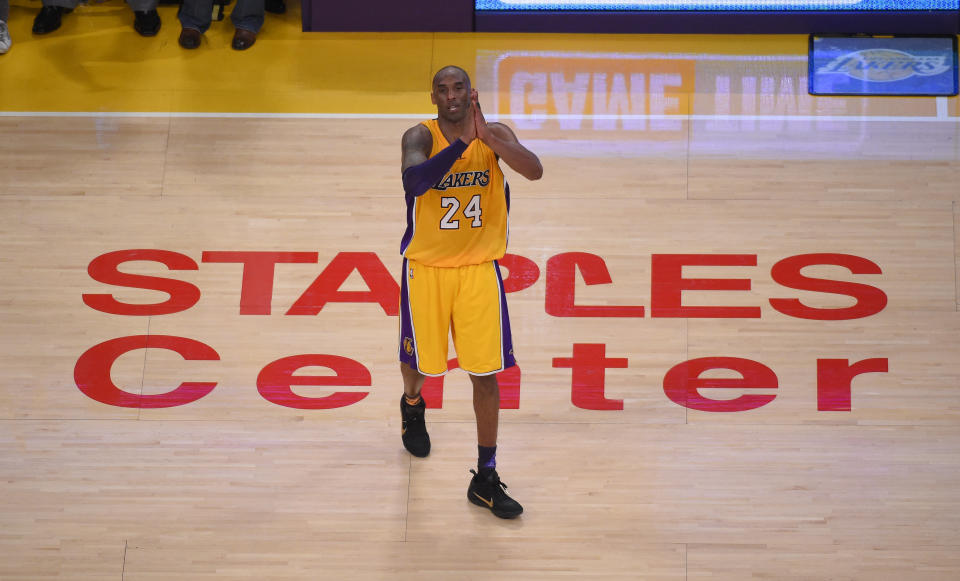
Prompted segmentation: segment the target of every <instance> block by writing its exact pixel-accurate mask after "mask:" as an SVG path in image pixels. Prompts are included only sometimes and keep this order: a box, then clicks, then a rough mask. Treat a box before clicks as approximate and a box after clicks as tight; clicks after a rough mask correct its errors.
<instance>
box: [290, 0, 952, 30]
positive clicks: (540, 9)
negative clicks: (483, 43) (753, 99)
mask: <svg viewBox="0 0 960 581" xmlns="http://www.w3.org/2000/svg"><path fill="white" fill-rule="evenodd" d="M958 4H960V0H903V1H894V0H805V1H804V0H781V1H779V2H775V1H760V0H753V1H735V0H699V1H694V2H680V1H676V0H647V1H639V2H623V1H617V2H603V1H594V2H582V1H581V2H579V3H574V2H533V1H532V0H531V1H530V2H525V1H516V0H514V1H509V2H508V1H505V0H408V1H406V2H396V1H395V0H368V1H367V2H362V3H358V2H321V0H307V1H306V2H304V3H303V29H304V30H306V31H327V32H337V31H343V32H347V31H355V32H360V31H364V32H387V31H398V32H402V31H410V32H414V31H416V32H471V31H476V32H595V33H693V34H718V33H722V34H809V33H821V34H857V33H869V34H957V33H958V32H960V8H958Z"/></svg>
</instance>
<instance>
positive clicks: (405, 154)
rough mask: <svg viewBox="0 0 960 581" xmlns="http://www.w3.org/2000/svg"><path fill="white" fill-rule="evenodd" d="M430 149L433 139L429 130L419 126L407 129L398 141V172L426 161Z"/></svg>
mask: <svg viewBox="0 0 960 581" xmlns="http://www.w3.org/2000/svg"><path fill="white" fill-rule="evenodd" d="M431 148H433V137H432V136H431V135H430V130H429V129H427V128H426V127H424V126H423V125H420V124H417V125H414V126H413V127H411V128H410V129H407V130H406V132H404V134H403V138H402V139H401V140H400V149H401V153H400V156H401V158H400V171H401V172H404V171H406V170H407V168H408V167H412V166H415V165H419V164H421V163H423V162H425V161H427V158H428V157H430V150H431Z"/></svg>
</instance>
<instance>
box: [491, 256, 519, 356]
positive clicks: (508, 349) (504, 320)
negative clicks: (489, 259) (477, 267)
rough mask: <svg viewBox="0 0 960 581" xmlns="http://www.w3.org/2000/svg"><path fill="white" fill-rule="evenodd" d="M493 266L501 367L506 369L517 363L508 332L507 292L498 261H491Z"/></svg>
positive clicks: (511, 338) (510, 335)
mask: <svg viewBox="0 0 960 581" xmlns="http://www.w3.org/2000/svg"><path fill="white" fill-rule="evenodd" d="M493 268H494V270H496V271H497V282H498V283H499V285H500V333H501V335H502V337H503V368H504V369H508V368H510V367H513V366H514V365H516V364H517V361H516V359H514V357H513V335H512V334H511V333H510V313H509V311H507V293H505V292H503V276H502V275H501V274H500V263H499V262H497V261H496V260H494V261H493Z"/></svg>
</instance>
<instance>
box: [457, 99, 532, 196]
mask: <svg viewBox="0 0 960 581" xmlns="http://www.w3.org/2000/svg"><path fill="white" fill-rule="evenodd" d="M472 108H473V110H474V111H473V113H474V120H475V123H476V126H477V138H478V139H480V141H483V142H484V143H486V144H487V146H488V147H490V149H492V150H493V151H494V153H496V154H497V156H499V157H500V159H502V160H503V161H504V163H506V164H507V165H508V166H510V168H511V169H513V170H514V171H515V172H517V173H519V174H520V175H522V176H523V177H525V178H527V179H528V180H538V179H540V178H541V177H543V165H542V164H541V163H540V158H538V157H537V156H536V154H534V153H533V152H532V151H530V150H529V149H527V148H526V147H524V146H523V145H521V144H520V141H519V140H518V139H517V136H516V135H515V134H514V133H513V131H512V130H511V129H510V128H509V127H507V126H506V125H504V124H503V123H487V122H486V119H484V117H483V112H482V111H481V110H480V103H479V102H478V101H477V100H476V92H474V101H473V107H472Z"/></svg>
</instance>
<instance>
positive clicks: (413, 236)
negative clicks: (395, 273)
mask: <svg viewBox="0 0 960 581" xmlns="http://www.w3.org/2000/svg"><path fill="white" fill-rule="evenodd" d="M423 125H425V126H426V127H427V129H429V130H430V133H431V135H433V149H432V150H431V151H430V157H433V156H435V155H436V154H437V153H439V152H440V151H441V150H443V149H445V148H446V147H447V146H449V145H450V144H449V143H447V139H446V138H445V137H444V136H443V132H442V131H440V126H439V124H438V123H437V120H436V119H431V120H429V121H424V122H423ZM509 211H510V188H509V186H508V185H507V182H506V180H505V179H504V178H503V172H502V171H501V170H500V164H499V163H498V162H497V154H496V153H494V152H493V150H492V149H490V148H489V147H488V146H487V145H486V144H485V143H483V142H482V141H480V140H479V139H474V140H473V143H471V144H470V145H469V146H467V149H466V151H464V152H463V154H462V155H461V156H460V158H459V159H457V161H455V162H454V164H453V167H451V168H450V170H449V171H448V172H447V175H445V176H444V177H443V178H441V179H440V181H438V182H437V183H436V184H434V186H433V187H432V188H430V189H429V190H427V192H426V193H425V194H423V195H422V196H416V197H414V196H408V197H407V231H406V233H405V234H404V236H403V241H402V242H401V248H400V252H401V253H402V254H403V255H404V256H405V257H407V258H409V259H410V260H415V261H417V262H420V263H422V264H428V265H430V266H466V265H470V264H480V263H483V262H488V261H491V260H498V259H500V258H503V255H504V253H505V252H506V251H507V236H508V229H509V223H508V213H509Z"/></svg>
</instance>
